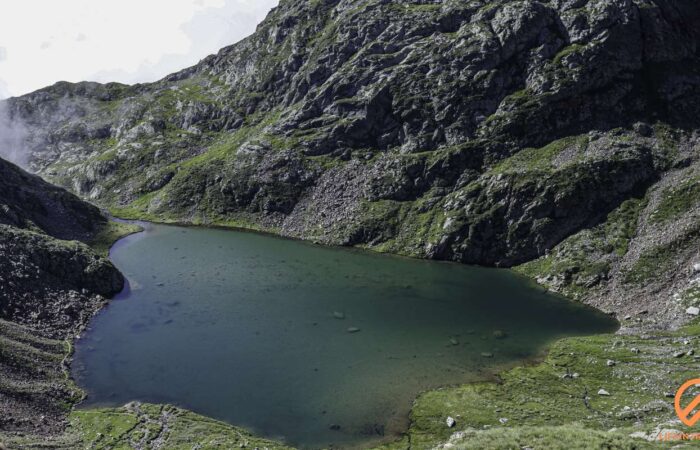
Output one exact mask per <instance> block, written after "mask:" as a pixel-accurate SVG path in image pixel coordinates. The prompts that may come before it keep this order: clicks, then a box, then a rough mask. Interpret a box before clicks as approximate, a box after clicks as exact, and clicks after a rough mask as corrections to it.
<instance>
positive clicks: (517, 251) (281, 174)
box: [4, 0, 700, 326]
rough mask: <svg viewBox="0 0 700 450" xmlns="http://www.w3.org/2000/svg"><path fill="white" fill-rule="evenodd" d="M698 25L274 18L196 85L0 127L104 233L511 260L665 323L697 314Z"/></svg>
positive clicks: (645, 12) (530, 2) (632, 4)
mask: <svg viewBox="0 0 700 450" xmlns="http://www.w3.org/2000/svg"><path fill="white" fill-rule="evenodd" d="M698 23H700V6H698V4H697V2H695V1H693V0H670V1H661V0H549V1H545V0H518V1H513V0H491V1H486V0H472V1H457V0H444V1H408V0H394V1H386V0H282V1H281V2H280V5H279V7H277V8H276V9H274V10H273V11H272V12H271V13H270V15H269V16H268V17H267V19H266V20H265V21H264V22H263V23H262V24H261V25H260V26H259V27H258V30H257V31H256V33H254V34H253V35H252V36H251V37H249V38H247V39H245V40H243V41H242V42H240V43H238V44H235V45H233V46H231V47H227V48H224V49H223V50H221V51H220V52H219V53H218V54H216V55H213V56H210V57H208V58H206V59H204V60H203V61H201V62H200V63H199V64H197V65H196V66H194V67H191V68H188V69H185V70H183V71H181V72H179V73H176V74H173V75H170V76H168V77H166V78H165V79H163V80H161V81H159V82H156V83H151V84H142V85H136V86H125V85H120V84H106V85H100V84H96V83H78V84H69V83H58V84H56V85H54V86H51V87H49V88H46V89H42V90H40V91H37V92H35V93H32V94H29V95H26V96H23V97H20V98H15V99H10V100H9V101H7V102H6V104H5V105H4V109H5V110H6V117H5V121H6V122H8V123H10V124H14V125H16V126H21V128H22V130H23V131H24V136H25V139H24V145H25V149H26V156H27V158H28V164H29V167H30V168H31V169H32V170H33V171H35V172H37V173H39V174H41V175H42V176H44V177H46V178H48V179H50V180H51V181H54V182H56V183H58V184H60V185H63V186H65V187H68V188H70V189H72V190H73V191H74V192H76V193H77V194H79V195H81V196H84V197H86V198H89V199H91V200H92V201H94V202H96V203H98V204H100V205H102V206H105V207H109V208H110V209H111V210H112V211H113V212H114V213H116V214H118V215H122V216H126V217H142V218H151V219H155V220H164V221H178V222H189V223H204V224H207V223H210V224H222V225H234V226H245V227H251V228H259V229H265V230H269V231H273V232H277V233H280V234H283V235H287V236H293V237H299V238H303V239H310V240H314V241H319V242H323V243H328V244H340V245H356V246H364V247H369V248H373V249H376V250H380V251H389V252H395V253H402V254H407V255H412V256H418V257H424V258H435V259H447V260H454V261H461V262H465V263H478V264H485V265H497V266H514V265H520V264H523V263H528V265H526V266H523V267H522V270H523V271H524V272H526V273H528V274H530V275H532V276H534V277H536V278H538V279H540V281H541V282H542V283H544V284H546V285H548V286H549V287H551V288H553V289H558V290H560V291H562V292H565V293H567V294H569V295H572V296H575V297H577V298H581V299H583V300H586V301H589V302H591V303H594V304H596V305H597V306H599V307H601V308H603V309H605V310H608V311H613V312H617V313H618V314H619V315H620V317H625V316H627V315H630V317H632V316H634V315H636V314H642V315H641V316H639V320H646V317H651V319H650V323H652V324H653V322H657V323H660V324H662V325H664V326H665V325H668V324H670V323H674V322H678V321H682V320H681V319H679V318H681V317H683V316H684V315H683V310H684V309H685V308H686V307H687V305H689V304H692V303H694V302H695V301H696V300H695V298H694V296H692V295H690V294H688V291H689V289H691V288H692V286H690V285H688V284H687V283H688V281H689V279H690V278H689V277H690V275H691V272H692V266H693V263H694V261H695V257H696V256H697V253H698V248H699V244H700V241H698V239H697V234H698V230H700V224H698V222H697V220H695V217H696V214H695V211H697V210H698V203H699V201H700V195H699V191H698V189H697V188H696V187H695V186H696V182H695V180H697V178H695V177H696V172H697V170H698V167H700V165H699V164H698V158H697V157H698V149H699V147H698V145H699V144H698V135H697V130H698V125H699V122H698V120H699V119H698V117H700V114H699V113H700V47H699V45H698V44H699V43H700V26H698ZM679 182H680V183H681V184H680V185H679ZM683 183H685V184H683ZM676 189H680V191H676ZM533 261H535V262H533ZM674 294H675V295H676V297H674ZM689 295H690V296H689ZM632 320H636V318H635V319H632ZM634 323H636V322H634Z"/></svg>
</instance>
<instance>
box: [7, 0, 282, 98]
mask: <svg viewBox="0 0 700 450" xmlns="http://www.w3.org/2000/svg"><path fill="white" fill-rule="evenodd" d="M277 3H278V0H0V11H1V12H0V98H4V97H8V96H17V95H22V94H26V93H28V92H32V91H34V90H36V89H40V88H42V87H45V86H48V85H51V84H53V83H55V82H57V81H63V80H65V81H74V82H75V81H83V80H89V81H101V82H106V81H120V82H122V83H136V82H144V81H155V80H157V79H159V78H162V77H163V76H165V75H167V74H169V73H172V72H175V71H177V70H179V69H183V68H185V67H188V66H191V65H193V64H195V63H197V62H198V61H199V60H200V59H202V58H204V57H205V56H207V55H209V54H212V53H215V52H216V51H218V50H219V49H220V48H221V47H225V46H227V45H230V44H233V43H235V42H237V41H239V40H241V39H242V38H244V37H245V36H247V35H249V34H251V33H252V32H253V31H254V30H255V27H256V25H257V24H258V23H259V22H260V21H262V19H263V18H264V17H265V16H266V15H267V13H268V12H269V11H270V9H271V8H272V7H274V6H276V5H277Z"/></svg>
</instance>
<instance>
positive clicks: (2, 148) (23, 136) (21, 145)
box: [0, 83, 29, 167]
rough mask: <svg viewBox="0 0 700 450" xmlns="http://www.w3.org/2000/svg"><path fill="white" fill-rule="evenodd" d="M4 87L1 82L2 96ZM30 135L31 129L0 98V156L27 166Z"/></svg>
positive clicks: (0, 93)
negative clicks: (27, 146)
mask: <svg viewBox="0 0 700 450" xmlns="http://www.w3.org/2000/svg"><path fill="white" fill-rule="evenodd" d="M2 89H3V87H2V84H1V83H0V96H1V95H2ZM28 136H29V131H28V130H27V127H26V126H25V125H24V123H23V122H22V121H21V120H18V119H15V118H13V117H12V114H11V113H10V108H9V104H8V102H7V101H5V100H2V99H0V158H2V159H6V160H8V161H10V162H13V163H15V164H17V165H19V166H22V167H27V164H28V162H29V152H28V150H27V148H26V140H27V137H28Z"/></svg>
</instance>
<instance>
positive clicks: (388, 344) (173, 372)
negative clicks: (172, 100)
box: [73, 224, 617, 448]
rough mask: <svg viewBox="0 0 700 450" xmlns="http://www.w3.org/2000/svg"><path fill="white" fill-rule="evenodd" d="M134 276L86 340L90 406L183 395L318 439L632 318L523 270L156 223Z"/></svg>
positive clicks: (400, 417)
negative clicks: (558, 292)
mask: <svg viewBox="0 0 700 450" xmlns="http://www.w3.org/2000/svg"><path fill="white" fill-rule="evenodd" d="M111 258H112V260H113V261H114V263H115V264H116V266H117V267H118V268H119V269H120V270H121V271H122V272H123V273H124V274H125V275H126V276H127V278H128V280H129V285H130V287H129V288H127V289H126V290H125V291H124V292H123V293H122V294H120V295H119V296H118V297H117V298H116V299H115V300H114V301H113V302H112V303H111V304H110V305H109V306H108V307H107V308H105V309H104V310H103V311H102V312H101V313H100V314H99V315H98V316H97V317H95V318H94V319H93V321H92V322H91V324H90V328H89V329H88V330H87V331H86V332H85V333H84V334H83V337H82V338H81V339H80V340H79V341H78V342H76V352H75V359H74V364H73V375H74V376H75V378H76V380H77V381H78V383H79V384H80V385H81V386H82V387H83V388H84V389H85V390H86V391H87V392H88V395H89V397H88V400H87V402H86V403H85V404H84V405H83V406H87V407H90V406H121V405H123V404H125V403H127V402H129V401H132V400H139V401H144V402H153V403H171V404H175V405H178V406H182V407H185V408H188V409H191V410H193V411H195V412H198V413H200V414H204V415H207V416H211V417H215V418H218V419H221V420H224V421H227V422H229V423H231V424H235V425H239V426H244V427H246V428H248V429H250V430H251V431H253V432H255V433H257V434H260V435H263V436H266V437H270V438H275V439H281V440H283V441H285V442H287V443H289V444H292V445H297V446H300V447H303V448H320V447H327V446H329V445H331V444H332V445H334V446H341V447H363V446H368V445H371V444H374V443H377V442H379V441H382V440H391V439H393V438H395V437H396V436H398V435H400V433H402V432H404V431H405V430H406V427H407V425H408V413H409V411H410V408H411V404H412V402H413V400H414V399H415V397H416V396H417V395H418V394H419V393H420V392H422V391H425V390H427V389H432V388H437V387H440V386H445V385H454V384H459V383H464V382H469V381H475V380H484V379H488V378H489V377H490V376H491V375H492V374H493V373H494V371H497V370H500V369H502V368H504V367H508V366H512V365H514V364H518V363H521V362H523V361H525V360H528V359H532V358H534V357H539V356H541V355H542V352H543V351H544V350H545V349H546V347H547V345H548V344H550V343H551V342H552V341H553V340H555V339H558V338H561V337H564V336H572V335H588V334H596V333H604V332H610V331H613V330H615V329H616V327H617V324H616V322H615V321H614V320H613V319H611V318H609V317H608V316H605V315H603V314H601V313H598V312H596V311H594V310H592V309H590V308H587V307H584V306H582V305H580V304H575V303H573V302H569V301H566V300H564V299H562V298H561V297H558V296H555V295H552V294H547V293H545V292H543V290H542V289H541V288H538V287H537V286H535V285H534V284H532V283H531V282H529V281H528V280H525V279H523V278H521V277H519V276H517V275H515V274H514V273H512V272H511V271H507V270H497V269H484V268H477V267H470V266H465V265H460V264H450V263H438V262H428V261H419V260H412V259H407V258H401V257H395V256H386V255H378V254H373V253H369V252H362V251H355V250H348V249H335V248H325V247H319V246H315V245H311V244H308V243H304V242H299V241H293V240H286V239H281V238H276V237H271V236H266V235H261V234H256V233H248V232H239V231H227V230H217V229H205V228H183V227H176V226H164V225H151V224H148V225H147V226H146V230H145V232H143V233H139V234H135V235H131V236H129V237H126V238H124V239H122V240H121V241H119V242H118V243H117V244H116V245H115V246H114V247H113V249H112V252H111Z"/></svg>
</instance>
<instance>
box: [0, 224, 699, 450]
mask: <svg viewBox="0 0 700 450" xmlns="http://www.w3.org/2000/svg"><path fill="white" fill-rule="evenodd" d="M164 225H168V224H164ZM190 226H192V227H199V225H190ZM221 228H222V229H230V228H229V227H221ZM244 231H254V230H249V229H248V230H244ZM123 237H125V236H122V237H120V238H119V239H117V240H115V242H114V244H116V243H117V242H119V240H121V239H122V238H123ZM399 256H400V255H399ZM678 333H680V334H684V335H687V333H683V331H680V332H678ZM662 334H664V333H662ZM607 336H610V338H613V339H615V337H616V336H619V337H622V338H624V339H627V338H632V339H638V333H635V332H634V331H633V332H632V333H630V332H629V330H626V329H624V328H620V329H619V330H618V331H617V332H616V333H615V334H613V335H601V336H598V337H591V338H590V339H592V340H594V341H595V340H596V339H597V338H601V339H610V338H606V337H607ZM572 339H573V340H576V339H578V338H564V339H562V340H559V341H557V342H555V343H553V344H552V346H551V347H550V348H548V349H546V350H545V351H543V352H542V354H541V355H540V356H539V357H537V358H533V359H532V360H528V361H526V362H524V363H521V364H519V365H517V366H515V367H513V368H504V369H503V371H496V372H498V373H497V374H496V375H495V379H494V380H492V381H490V382H486V383H483V382H479V383H469V384H467V385H457V386H445V387H443V388H439V389H433V390H429V391H426V392H423V393H421V394H420V395H419V396H418V398H417V399H416V402H415V403H414V407H413V408H412V410H411V412H410V415H409V421H410V425H409V430H408V432H407V433H406V435H405V436H404V437H403V438H401V439H399V440H397V441H394V442H387V443H385V444H383V445H381V446H380V447H378V448H386V449H389V448H392V449H393V448H408V446H410V445H411V444H410V443H411V441H414V442H417V441H416V437H415V436H414V435H420V436H424V437H425V434H426V430H425V428H426V427H425V425H423V424H422V423H421V422H422V421H424V420H425V419H424V412H423V411H417V410H416V408H420V407H421V405H422V404H423V403H425V401H426V400H425V399H426V398H430V397H431V396H433V395H435V394H437V393H444V392H450V391H460V390H462V389H483V386H492V387H496V388H497V389H498V390H501V389H504V388H503V376H504V375H506V374H509V373H513V372H515V373H519V372H520V371H526V372H528V371H535V372H536V371H538V370H539V368H541V367H542V366H543V365H544V364H546V363H547V360H548V359H549V358H550V357H551V353H550V352H551V350H552V348H558V347H559V346H561V345H562V344H566V343H567V342H569V341H571V340H572ZM581 339H583V340H586V339H587V338H581ZM596 346H599V344H596ZM68 362H69V363H70V360H68ZM470 386H471V388H470ZM146 406H147V407H148V408H151V407H150V406H148V405H146ZM76 407H77V409H75V411H74V412H72V413H71V415H70V422H71V426H70V427H69V429H68V431H67V432H64V433H63V434H61V435H53V437H51V436H52V435H51V434H50V435H44V436H43V437H42V439H49V440H50V441H53V440H55V441H56V442H83V441H84V439H85V437H86V435H85V434H84V433H86V432H87V431H86V430H84V429H81V427H83V426H84V421H85V417H90V418H91V419H90V420H94V419H95V417H100V418H108V417H112V416H114V415H115V414H117V415H118V417H120V418H121V417H122V414H124V415H126V416H128V417H131V416H132V415H133V414H134V413H133V409H132V410H128V408H127V409H125V408H109V409H88V410H82V409H81V408H80V407H79V403H77V404H76ZM155 408H159V409H162V408H170V407H168V406H155ZM127 410H128V411H127ZM175 410H177V411H179V412H178V414H183V415H189V414H190V413H188V412H186V411H182V410H180V409H178V408H175ZM194 416H196V417H201V416H198V415H196V414H195V415H194ZM441 417H442V415H441ZM443 418H444V417H443ZM202 420H205V421H206V419H204V418H202ZM430 421H431V423H432V425H431V426H430V427H427V429H428V430H430V431H429V432H428V435H431V436H432V438H431V439H432V442H433V443H434V444H437V443H439V442H444V441H446V440H448V439H450V440H452V441H454V440H459V439H460V436H459V435H457V436H455V435H454V434H453V433H452V430H450V429H449V428H446V427H445V426H444V424H443V423H442V422H443V421H442V419H441V418H440V417H435V416H434V415H433V416H432V417H431V419H430ZM108 422H109V420H107V422H106V423H108ZM211 423H216V424H218V425H217V426H216V427H214V428H213V429H212V430H210V431H209V432H207V431H203V432H202V433H196V434H195V435H193V436H191V437H194V438H195V439H206V438H207V436H209V437H211V436H219V437H220V436H234V437H236V439H240V436H246V438H245V443H248V442H266V443H267V444H268V445H269V446H270V448H286V447H284V446H283V445H282V444H279V443H274V442H271V441H265V440H262V441H260V440H258V439H259V438H255V437H253V436H252V435H250V434H248V433H247V432H245V431H244V430H242V429H240V428H238V427H234V426H232V425H228V424H226V425H223V424H222V423H221V422H218V421H211ZM207 424H209V422H207ZM222 427H223V429H222ZM443 428H444V429H443ZM526 429H527V428H526ZM207 433H210V434H207ZM416 433H417V434H416ZM125 436H126V435H124V436H116V437H115V438H117V439H122V438H124V437H125ZM2 439H4V441H3V442H9V443H13V442H19V443H23V444H24V443H31V442H36V441H35V440H34V439H36V438H32V437H31V436H26V435H25V437H21V436H12V435H10V436H9V437H8V435H6V436H4V437H2ZM0 441H1V440H0ZM236 442H239V441H236ZM241 443H243V441H241Z"/></svg>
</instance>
